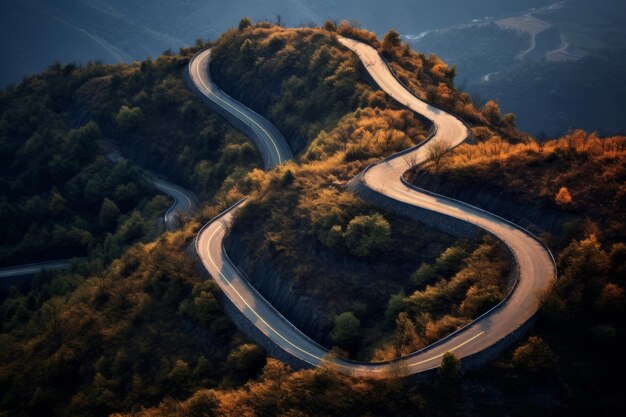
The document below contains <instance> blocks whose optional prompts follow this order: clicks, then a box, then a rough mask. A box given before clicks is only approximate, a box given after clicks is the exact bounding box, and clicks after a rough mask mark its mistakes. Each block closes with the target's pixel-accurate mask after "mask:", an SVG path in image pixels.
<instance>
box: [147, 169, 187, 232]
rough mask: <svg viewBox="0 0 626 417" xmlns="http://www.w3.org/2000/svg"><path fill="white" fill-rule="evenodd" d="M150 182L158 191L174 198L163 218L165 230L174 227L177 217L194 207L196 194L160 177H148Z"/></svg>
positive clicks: (185, 214)
mask: <svg viewBox="0 0 626 417" xmlns="http://www.w3.org/2000/svg"><path fill="white" fill-rule="evenodd" d="M150 182H152V185H154V186H155V187H156V188H158V189H159V190H160V191H162V192H163V193H165V194H167V195H168V196H170V197H172V198H173V199H174V204H172V206H171V207H170V208H169V209H167V211H166V212H165V215H164V219H163V220H164V222H165V227H166V228H167V230H174V229H176V227H177V223H178V218H179V217H181V216H182V217H184V216H187V215H188V214H189V213H191V212H192V211H193V209H194V208H195V207H196V200H197V198H196V196H195V195H194V193H192V192H191V191H189V190H187V189H185V188H183V187H180V186H178V185H175V184H172V183H171V182H168V181H165V180H163V179H161V178H153V179H150Z"/></svg>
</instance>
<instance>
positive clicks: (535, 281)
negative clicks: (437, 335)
mask: <svg viewBox="0 0 626 417" xmlns="http://www.w3.org/2000/svg"><path fill="white" fill-rule="evenodd" d="M339 41H340V42H341V43H342V45H344V46H345V47H346V48H348V49H350V50H351V51H353V52H354V53H356V54H357V55H358V57H359V58H360V60H361V62H362V63H363V65H364V66H365V68H366V69H367V71H368V72H369V74H370V75H371V76H372V78H373V79H374V81H375V82H376V83H377V84H378V85H379V86H380V88H381V89H382V90H384V91H385V92H386V93H387V94H389V95H390V96H391V97H393V98H394V99H395V100H397V101H398V102H400V103H401V104H403V105H404V106H406V107H407V108H409V109H411V110H413V111H415V112H417V113H419V114H421V115H422V116H423V117H425V118H427V119H429V120H431V121H432V122H433V124H434V127H435V131H434V134H433V135H432V136H431V137H430V138H429V139H428V142H427V143H425V144H422V145H423V146H420V145H418V146H416V147H414V148H411V149H409V150H405V151H402V152H399V153H398V154H395V155H392V156H390V157H388V158H386V159H384V160H383V161H380V162H379V163H376V164H374V165H372V166H370V167H368V169H366V171H364V172H363V173H362V174H361V175H362V181H363V182H364V184H365V185H367V186H368V187H369V188H371V189H372V190H374V191H376V192H380V193H382V194H384V195H385V196H387V197H389V198H391V199H394V200H396V201H398V202H401V203H404V204H408V205H412V206H416V207H420V208H424V209H427V210H432V211H435V212H437V213H441V214H443V215H446V216H450V217H453V218H456V219H460V220H462V221H465V222H469V223H471V224H473V225H475V226H478V227H480V228H482V229H484V230H486V231H488V232H490V233H491V234H493V235H495V236H497V237H498V238H499V239H501V240H502V241H503V242H504V243H505V244H506V245H507V246H508V247H509V249H510V250H511V252H512V253H513V255H514V257H515V259H516V262H517V266H518V279H517V283H516V285H515V286H514V287H513V289H512V290H511V292H510V293H509V294H508V295H507V297H506V299H505V300H503V301H502V302H501V303H500V304H498V305H497V306H496V307H494V308H493V309H491V310H490V311H488V312H487V313H485V314H483V315H482V316H481V317H479V318H477V319H476V320H474V321H473V322H471V323H470V324H468V325H467V326H465V327H463V328H462V329H460V330H457V331H456V332H454V333H452V334H451V335H449V336H447V337H445V338H443V339H441V340H439V341H438V342H435V343H433V344H431V345H430V346H427V347H425V348H424V349H421V350H420V351H417V352H415V353H413V354H410V355H408V356H405V357H402V358H399V359H397V360H394V361H389V362H381V363H368V362H356V361H350V360H344V359H339V358H329V357H328V356H327V355H328V350H327V349H326V348H324V347H322V346H321V345H319V344H318V343H316V342H315V341H313V340H311V339H310V338H308V337H307V336H306V335H305V334H303V333H302V332H301V331H300V330H299V329H297V328H296V327H295V326H294V325H293V324H291V323H290V322H289V321H288V320H287V319H286V318H284V317H283V316H282V315H281V314H280V313H279V312H278V311H277V310H276V309H275V308H274V307H273V306H272V305H271V304H270V303H269V302H268V301H267V300H265V299H264V298H263V297H262V296H261V294H259V293H258V291H256V290H255V289H254V287H252V285H251V284H250V283H249V282H248V281H247V280H246V279H245V278H244V277H243V276H242V274H241V273H240V271H238V270H237V267H236V266H235V265H234V264H233V263H232V262H231V261H230V259H229V258H228V255H227V254H226V252H225V251H224V248H223V240H224V237H225V236H226V234H227V229H228V225H229V224H230V223H231V222H232V220H233V217H234V216H235V214H236V212H237V210H238V209H239V208H240V207H241V206H242V205H243V204H245V201H243V202H240V203H238V204H236V205H235V206H233V207H231V209H229V210H227V211H226V212H225V213H223V214H222V215H220V216H218V217H216V218H215V219H213V220H212V221H210V222H209V223H207V224H206V225H205V226H204V227H203V228H202V229H201V230H200V232H199V233H198V236H197V238H196V251H197V254H198V256H199V259H200V261H201V262H202V264H203V266H204V267H205V268H206V270H207V271H208V273H209V274H210V275H211V276H212V277H213V279H214V280H215V281H216V282H217V284H218V285H219V286H220V288H221V290H222V291H223V292H224V294H225V296H226V297H227V298H228V299H229V300H230V302H231V303H232V304H233V305H234V306H235V307H236V309H237V310H238V311H239V312H240V313H241V314H243V315H244V316H245V317H246V318H247V320H249V321H250V323H252V324H253V325H254V326H255V327H256V329H258V330H259V331H260V332H262V333H263V335H264V336H265V337H266V338H267V339H268V340H269V341H270V343H272V344H273V345H275V346H277V347H279V348H280V349H281V350H282V351H284V352H286V353H287V354H289V355H290V356H291V357H293V358H296V359H297V361H298V362H299V363H302V364H305V365H310V366H320V365H322V364H325V363H328V362H332V364H333V366H335V367H337V369H339V370H340V371H341V372H344V373H346V374H350V375H354V376H364V377H372V378H385V377H393V376H398V375H403V376H404V375H414V374H419V373H422V372H426V371H431V370H433V369H435V368H437V367H438V366H439V365H440V363H441V358H442V356H443V355H444V354H445V353H446V352H453V353H454V354H455V355H456V356H457V357H459V358H461V359H462V360H463V359H467V358H470V357H473V356H475V355H477V354H479V353H481V352H483V351H485V350H487V349H489V348H491V347H493V346H495V345H497V344H498V343H499V342H501V341H502V340H504V339H505V338H507V336H509V335H511V334H513V333H515V332H516V331H517V330H519V329H521V328H522V326H523V325H524V324H525V323H527V322H528V321H529V320H530V319H531V318H532V317H533V316H534V314H535V313H536V312H537V310H538V309H539V298H538V294H539V293H540V292H542V291H544V290H546V289H547V288H550V286H551V285H552V283H553V282H554V280H555V279H556V268H555V264H554V260H553V257H552V255H551V253H550V252H549V250H548V249H547V248H546V247H545V246H544V245H543V244H542V243H541V242H540V241H539V240H538V239H537V238H536V237H534V236H533V235H531V234H530V232H527V231H525V230H524V229H522V228H521V227H518V226H516V225H514V224H512V223H510V222H508V221H507V220H505V219H502V218H500V217H498V216H496V215H493V214H491V213H488V212H486V211H484V210H481V209H478V208H476V207H472V206H469V205H467V204H465V203H463V202H459V201H455V200H453V199H449V198H446V197H443V196H438V195H434V194H432V193H429V192H426V191H422V190H419V189H416V188H415V187H412V186H410V185H409V184H406V183H405V182H404V181H403V180H402V174H403V173H404V171H406V169H407V161H409V160H410V161H411V162H412V164H419V163H422V162H425V161H426V160H427V159H428V146H433V144H437V143H440V144H445V145H446V146H448V147H454V146H457V145H458V144H460V143H462V142H463V141H464V140H465V139H466V138H467V135H468V130H467V128H466V127H465V125H464V124H463V123H462V122H461V121H460V120H459V119H458V118H456V117H455V116H453V115H451V114H449V113H446V112H444V111H442V110H440V109H437V108H435V107H433V106H431V105H429V104H428V103H425V102H424V101H422V100H420V99H419V98H417V97H416V96H415V95H414V94H412V93H411V92H410V91H408V90H407V89H406V88H405V87H404V86H403V85H402V84H401V83H400V82H399V81H398V80H397V79H396V77H395V76H394V75H393V74H392V73H391V71H390V69H389V67H388V66H387V64H386V63H385V61H384V60H383V58H382V57H381V56H380V54H379V53H378V52H377V51H376V50H375V49H374V48H372V47H371V46H369V45H366V44H364V43H362V42H359V41H356V40H352V39H347V38H342V37H339ZM210 63H211V50H210V49H207V50H205V51H202V52H200V53H198V54H197V55H196V56H194V57H193V59H192V60H191V61H190V63H189V67H188V71H189V77H190V80H191V82H192V83H193V89H194V90H195V92H196V93H197V94H199V95H200V96H201V98H202V99H203V100H204V101H206V100H209V101H210V102H211V103H210V104H211V105H212V106H219V107H220V108H221V109H223V110H224V111H226V112H228V113H229V114H230V115H232V116H233V117H236V118H237V119H238V120H239V121H241V122H242V123H245V125H246V126H249V127H251V128H252V135H250V136H251V139H252V140H253V141H254V143H255V144H256V145H257V147H258V149H259V151H260V152H261V154H262V155H263V159H264V161H265V162H266V168H268V169H270V168H273V167H274V166H276V164H279V163H282V162H285V161H286V160H288V159H290V158H291V157H292V155H291V152H290V151H289V147H288V146H287V143H286V141H285V139H284V137H283V136H282V135H281V134H280V132H278V130H277V129H276V128H274V127H273V126H272V125H271V123H269V122H268V121H267V120H266V119H264V118H263V117H261V116H260V115H258V114H257V113H255V112H253V111H252V110H250V109H248V108H247V107H245V106H244V105H243V104H241V103H239V102H237V101H235V100H234V99H232V98H230V97H229V96H227V95H226V94H225V93H224V92H222V91H221V90H220V89H219V88H218V87H217V86H216V85H215V83H214V82H213V80H212V79H211V75H210V68H209V67H210ZM268 124H269V126H268Z"/></svg>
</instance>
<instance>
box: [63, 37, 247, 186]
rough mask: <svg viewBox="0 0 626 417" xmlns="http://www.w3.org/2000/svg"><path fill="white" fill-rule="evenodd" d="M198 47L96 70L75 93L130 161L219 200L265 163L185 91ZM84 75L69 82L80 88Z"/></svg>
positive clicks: (84, 110)
mask: <svg viewBox="0 0 626 417" xmlns="http://www.w3.org/2000/svg"><path fill="white" fill-rule="evenodd" d="M198 46H203V45H202V43H200V45H197V47H198ZM197 47H196V48H194V49H186V48H183V49H181V51H180V53H179V54H176V55H174V54H167V55H161V56H160V57H158V58H157V59H156V60H154V61H153V60H151V59H148V60H146V61H144V62H141V63H138V62H135V63H133V64H128V65H126V64H120V65H116V66H99V67H98V66H96V67H95V68H93V69H91V71H90V72H89V73H88V75H87V76H86V77H85V78H86V79H84V80H82V82H81V83H80V84H79V85H78V86H73V87H72V89H71V90H70V93H71V94H72V95H73V97H74V99H75V100H76V104H75V106H76V107H77V108H79V109H80V110H81V113H86V114H87V115H88V116H89V117H90V118H92V119H93V120H96V121H97V122H98V124H99V125H100V126H101V128H102V131H103V135H104V136H105V137H106V138H108V139H110V140H111V141H113V143H114V144H115V145H116V146H117V147H118V148H119V149H120V150H121V151H122V153H123V154H124V155H125V156H127V157H129V158H130V159H132V160H133V161H134V162H136V163H139V164H140V165H142V166H144V167H145V168H148V169H150V170H152V171H155V172H158V173H160V174H161V175H166V176H168V177H169V178H171V179H172V180H174V181H175V182H177V183H179V184H181V185H186V186H188V187H189V188H192V189H193V190H195V191H197V192H198V194H200V196H202V197H213V195H214V194H215V192H216V190H218V189H219V188H220V187H221V186H222V184H224V182H225V181H226V179H227V178H228V177H230V179H229V180H228V181H226V183H227V184H228V183H230V182H231V181H232V179H234V178H238V177H241V176H242V175H243V174H244V173H245V172H247V171H248V170H249V169H250V168H251V167H254V166H256V165H257V163H258V160H259V157H258V154H257V152H256V149H255V148H254V146H252V145H251V144H250V143H249V142H248V141H247V140H246V138H245V136H243V135H242V134H241V133H239V132H237V131H235V130H234V129H232V128H231V127H229V126H228V125H227V124H226V123H225V122H224V121H223V120H222V119H220V118H219V117H218V116H216V115H215V114H214V113H212V112H210V111H209V110H208V109H207V107H206V106H204V105H202V104H201V103H200V102H199V101H198V100H197V99H196V98H195V96H194V94H193V93H192V92H191V91H189V90H188V89H187V88H186V87H185V85H184V82H183V79H182V77H181V73H182V70H183V68H184V66H185V65H186V64H187V62H188V61H189V59H190V57H191V54H192V52H194V51H195V50H196V49H197ZM89 68H91V67H87V69H89ZM77 71H85V70H74V72H71V71H70V73H69V74H68V75H67V77H66V78H68V79H69V80H72V79H73V78H74V77H76V75H74V73H75V72H77ZM81 117H85V116H84V115H83V116H81Z"/></svg>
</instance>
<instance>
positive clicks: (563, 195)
mask: <svg viewBox="0 0 626 417" xmlns="http://www.w3.org/2000/svg"><path fill="white" fill-rule="evenodd" d="M554 201H556V203H557V204H558V205H559V206H561V207H567V206H570V205H571V204H572V195H571V194H570V192H569V190H568V189H567V187H561V189H560V190H559V192H558V193H556V196H555V197H554Z"/></svg>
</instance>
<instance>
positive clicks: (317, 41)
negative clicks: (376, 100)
mask: <svg viewBox="0 0 626 417" xmlns="http://www.w3.org/2000/svg"><path fill="white" fill-rule="evenodd" d="M215 56H216V65H214V66H213V67H212V72H213V75H214V77H215V80H216V82H217V83H218V84H219V85H220V86H221V87H222V88H223V89H224V91H226V92H227V93H229V94H230V95H232V96H233V97H234V98H236V99H237V100H239V101H242V102H243V103H246V105H247V106H249V107H250V108H252V109H254V110H256V111H257V112H259V113H261V114H263V115H266V116H267V117H268V119H269V120H270V121H272V122H273V123H274V125H275V126H276V127H277V128H278V129H279V130H280V131H281V132H282V133H283V135H285V137H286V139H287V142H288V143H289V145H290V146H291V148H292V150H293V152H294V153H299V152H301V151H302V150H303V149H305V148H306V145H307V144H308V143H309V142H310V140H311V139H312V138H314V137H315V136H316V135H317V134H318V133H319V131H320V130H321V129H328V128H332V126H334V125H335V124H336V123H337V121H338V120H339V119H340V118H341V117H342V116H343V115H345V114H346V113H348V112H350V111H353V110H355V109H356V108H357V107H358V106H359V105H361V106H363V105H364V104H367V100H368V98H367V97H368V95H367V93H366V90H368V89H367V87H366V86H365V84H364V83H363V82H362V81H361V80H360V79H359V70H358V68H359V63H358V58H357V57H356V56H354V55H353V54H351V53H349V52H347V51H346V50H345V49H344V48H343V47H341V45H340V44H339V43H338V41H337V40H336V38H334V37H333V35H332V33H329V32H327V31H322V30H319V29H301V30H297V31H295V30H284V29H283V28H279V27H277V26H271V27H262V28H253V27H246V28H245V29H243V30H241V29H240V30H238V31H237V30H231V31H228V32H226V33H224V34H223V35H222V36H221V37H220V38H219V39H218V41H217V42H216V45H215ZM252 91H253V92H254V93H253V94H250V93H249V92H252ZM383 101H384V98H383Z"/></svg>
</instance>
